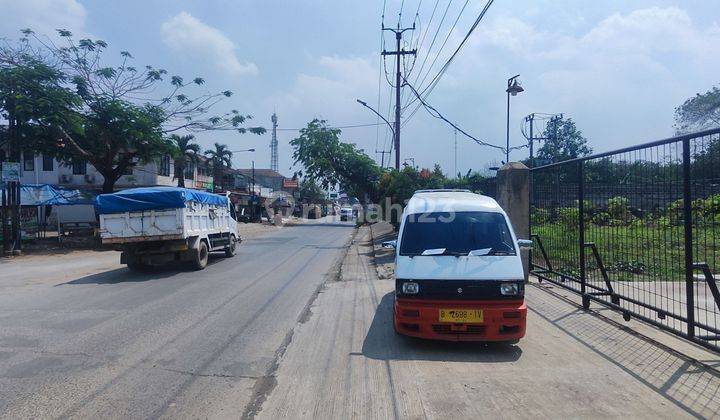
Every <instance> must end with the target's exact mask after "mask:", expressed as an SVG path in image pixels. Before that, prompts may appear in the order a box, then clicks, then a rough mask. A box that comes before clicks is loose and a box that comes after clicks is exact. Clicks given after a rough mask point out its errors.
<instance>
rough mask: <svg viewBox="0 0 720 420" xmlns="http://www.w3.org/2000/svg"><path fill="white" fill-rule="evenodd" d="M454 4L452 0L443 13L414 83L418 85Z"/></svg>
mask: <svg viewBox="0 0 720 420" xmlns="http://www.w3.org/2000/svg"><path fill="white" fill-rule="evenodd" d="M451 4H452V0H450V1H449V2H448V5H447V7H446V8H445V12H444V13H443V16H442V18H441V19H440V23H439V24H438V27H437V29H436V30H435V35H433V39H432V41H431V42H430V47H428V52H427V54H425V58H424V59H423V61H422V64H420V70H419V71H418V75H417V76H416V77H415V80H414V81H413V83H416V82H417V81H418V79H419V78H420V74H422V71H423V69H424V68H425V63H426V62H427V59H428V57H429V56H430V51H432V49H433V46H434V45H435V40H436V39H437V36H438V34H439V33H440V28H441V27H442V24H443V22H445V17H446V16H447V13H448V10H450V5H451Z"/></svg>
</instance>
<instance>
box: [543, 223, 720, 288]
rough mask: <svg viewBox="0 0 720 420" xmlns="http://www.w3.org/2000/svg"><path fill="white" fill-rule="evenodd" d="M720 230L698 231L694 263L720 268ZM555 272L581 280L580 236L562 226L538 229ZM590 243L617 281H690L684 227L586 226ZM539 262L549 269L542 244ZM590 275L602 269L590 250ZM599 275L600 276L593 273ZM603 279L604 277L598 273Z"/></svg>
mask: <svg viewBox="0 0 720 420" xmlns="http://www.w3.org/2000/svg"><path fill="white" fill-rule="evenodd" d="M719 229H720V228H718V226H715V225H714V224H708V225H706V226H695V227H694V228H693V254H694V255H693V261H694V262H707V263H708V264H709V265H710V268H711V270H713V272H715V269H716V268H717V267H719V264H720V232H718V230H719ZM532 231H533V233H534V234H538V235H539V236H540V238H541V240H542V242H543V245H544V246H545V250H546V251H547V253H548V256H549V258H550V260H551V262H552V264H553V268H554V269H555V270H556V271H559V272H562V273H565V274H568V275H572V276H579V269H580V265H579V252H578V242H579V233H578V230H577V229H573V228H572V227H570V226H568V225H566V224H562V223H558V222H555V223H552V222H549V223H544V224H541V225H534V226H533V228H532ZM585 242H586V243H587V242H594V243H595V245H596V246H597V248H598V251H599V253H600V256H601V258H602V259H603V263H604V264H605V267H606V268H607V271H608V273H609V274H610V277H611V279H612V280H628V281H630V280H636V281H655V280H664V281H667V280H673V281H681V280H684V279H685V268H684V267H685V263H684V261H685V241H684V229H683V227H682V226H668V227H660V226H653V225H643V224H640V225H637V224H634V225H631V226H598V225H595V224H592V223H588V224H587V225H586V230H585ZM533 255H534V260H535V263H536V264H541V265H545V263H544V261H542V256H541V253H540V251H539V248H538V246H537V244H536V245H535V249H534V251H533ZM585 255H586V262H587V267H586V270H588V272H589V273H591V272H593V271H594V270H596V269H597V263H596V261H595V258H594V257H593V254H592V251H591V250H590V249H586V254H585ZM592 275H595V274H592ZM598 275H599V274H598Z"/></svg>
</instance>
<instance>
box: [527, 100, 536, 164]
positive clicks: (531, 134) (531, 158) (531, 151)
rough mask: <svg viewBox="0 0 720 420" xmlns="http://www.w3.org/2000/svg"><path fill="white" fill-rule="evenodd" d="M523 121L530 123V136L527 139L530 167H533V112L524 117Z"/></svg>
mask: <svg viewBox="0 0 720 420" xmlns="http://www.w3.org/2000/svg"><path fill="white" fill-rule="evenodd" d="M525 121H527V122H529V123H530V138H529V139H528V141H529V142H530V167H531V168H533V167H535V156H534V155H533V150H534V149H533V146H534V143H535V141H534V140H535V138H534V137H533V121H535V113H534V112H533V113H532V114H530V115H528V116H527V117H525Z"/></svg>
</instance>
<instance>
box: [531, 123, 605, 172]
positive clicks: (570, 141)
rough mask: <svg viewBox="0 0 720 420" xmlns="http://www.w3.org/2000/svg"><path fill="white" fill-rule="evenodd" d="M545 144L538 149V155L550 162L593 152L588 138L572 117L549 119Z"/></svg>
mask: <svg viewBox="0 0 720 420" xmlns="http://www.w3.org/2000/svg"><path fill="white" fill-rule="evenodd" d="M543 137H544V138H545V139H546V140H545V144H543V146H542V147H541V148H540V150H538V153H537V157H538V158H539V159H545V160H548V161H550V162H561V161H563V160H568V159H575V158H578V157H582V156H587V155H589V154H590V153H592V148H590V146H588V144H587V139H586V138H585V137H584V136H583V135H582V131H580V130H578V129H577V127H576V126H575V122H574V121H573V120H572V118H568V119H567V120H565V119H557V120H550V121H548V123H547V125H546V126H545V131H544V132H543Z"/></svg>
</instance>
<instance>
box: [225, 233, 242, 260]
mask: <svg viewBox="0 0 720 420" xmlns="http://www.w3.org/2000/svg"><path fill="white" fill-rule="evenodd" d="M239 242H240V241H239V240H236V239H235V235H233V236H231V237H230V245H228V246H227V248H225V256H226V257H228V258H231V257H234V256H235V254H236V253H237V244H238V243H239Z"/></svg>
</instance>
